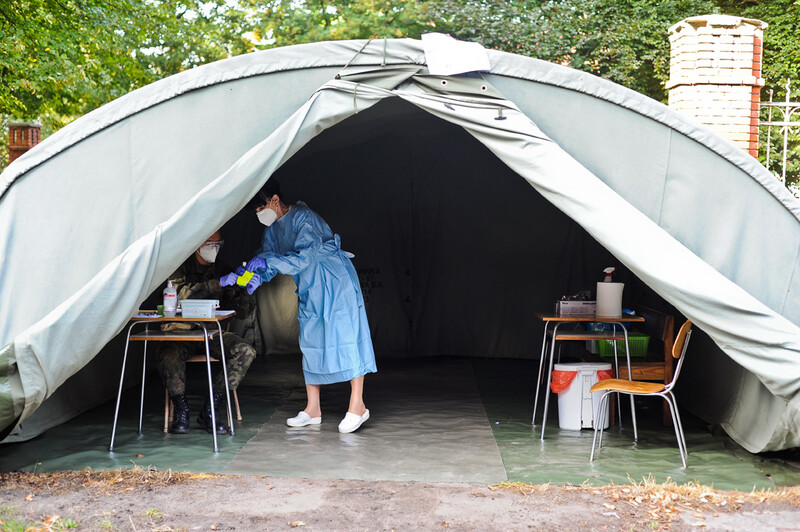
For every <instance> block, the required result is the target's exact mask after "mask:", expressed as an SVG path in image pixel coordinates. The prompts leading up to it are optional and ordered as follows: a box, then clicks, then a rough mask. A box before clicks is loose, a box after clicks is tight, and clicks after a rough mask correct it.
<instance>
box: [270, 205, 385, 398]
mask: <svg viewBox="0 0 800 532" xmlns="http://www.w3.org/2000/svg"><path fill="white" fill-rule="evenodd" d="M258 256H259V257H262V258H264V259H265V260H266V263H267V267H266V269H263V270H261V269H259V270H257V271H256V273H258V275H260V276H261V282H267V281H269V280H270V279H272V278H273V277H275V275H276V274H278V273H283V274H288V275H292V276H293V277H294V281H295V283H296V284H297V297H298V300H299V302H298V312H297V319H298V321H299V324H300V350H301V351H302V352H303V375H304V376H305V381H306V384H330V383H334V382H345V381H349V380H351V379H354V378H356V377H360V376H362V375H365V374H367V373H374V372H376V371H377V368H376V366H375V353H374V351H373V348H372V339H371V337H370V332H369V324H368V323H367V314H366V312H365V310H364V298H363V296H362V295H361V286H360V284H359V282H358V274H356V270H355V268H354V267H353V263H352V262H350V257H352V255H351V254H349V253H347V252H345V251H342V249H341V248H340V240H339V235H334V234H333V232H332V231H331V229H330V227H328V224H327V223H325V220H323V219H322V218H321V217H320V216H319V215H318V214H317V213H315V212H314V211H312V210H311V209H310V208H309V207H308V206H307V205H306V204H305V203H303V202H297V204H296V205H293V206H292V208H291V209H290V210H289V212H288V213H286V215H284V216H283V217H282V218H281V219H280V220H278V221H277V222H275V223H273V224H272V225H271V226H269V227H267V228H266V229H265V230H264V236H263V238H262V241H261V250H260V251H259V252H258Z"/></svg>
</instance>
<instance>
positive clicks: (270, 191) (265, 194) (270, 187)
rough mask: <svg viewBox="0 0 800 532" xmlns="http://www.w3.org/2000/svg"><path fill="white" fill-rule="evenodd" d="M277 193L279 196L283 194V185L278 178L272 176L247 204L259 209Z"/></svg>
mask: <svg viewBox="0 0 800 532" xmlns="http://www.w3.org/2000/svg"><path fill="white" fill-rule="evenodd" d="M275 194H277V195H278V196H280V195H281V185H280V183H279V182H278V180H277V179H276V178H274V177H270V178H269V179H268V180H267V182H266V183H264V185H263V186H262V187H261V190H259V191H258V192H257V193H256V195H255V196H253V197H252V198H250V201H249V202H248V204H247V206H248V207H250V208H251V209H257V208H258V207H261V206H262V205H264V204H265V203H268V202H269V200H271V199H272V196H274V195H275Z"/></svg>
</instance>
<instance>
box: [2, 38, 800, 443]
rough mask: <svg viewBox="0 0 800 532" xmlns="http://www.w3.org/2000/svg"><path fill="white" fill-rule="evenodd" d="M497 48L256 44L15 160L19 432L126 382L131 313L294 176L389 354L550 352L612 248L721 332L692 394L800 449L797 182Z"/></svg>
mask: <svg viewBox="0 0 800 532" xmlns="http://www.w3.org/2000/svg"><path fill="white" fill-rule="evenodd" d="M485 53H486V57H487V58H488V68H486V69H483V70H484V71H482V72H470V73H467V74H452V75H443V74H438V73H437V72H438V71H439V69H438V68H437V70H436V71H434V72H431V70H432V69H429V68H428V67H430V61H429V60H428V59H427V58H426V53H425V48H424V46H423V42H421V41H415V40H373V41H344V42H324V43H316V44H309V45H299V46H292V47H287V48H281V49H274V50H269V51H265V52H260V53H253V54H248V55H244V56H239V57H235V58H231V59H228V60H224V61H220V62H217V63H213V64H209V65H206V66H203V67H200V68H196V69H193V70H191V71H188V72H184V73H182V74H179V75H175V76H172V77H170V78H168V79H165V80H162V81H160V82H157V83H154V84H152V85H150V86H147V87H144V88H142V89H140V90H137V91H134V92H132V93H130V94H128V95H126V96H124V97H122V98H120V99H118V100H116V101H114V102H112V103H110V104H108V105H105V106H103V107H102V108H100V109H98V110H96V111H94V112H91V113H89V114H88V115H86V116H84V117H82V118H80V119H79V120H76V121H75V122H74V123H72V124H70V125H69V126H67V127H65V128H63V129H62V130H61V131H59V132H58V133H56V134H54V135H52V136H51V137H50V138H48V139H46V140H45V141H44V142H42V143H41V144H40V145H38V146H37V147H36V148H34V149H33V150H31V151H30V152H29V153H27V154H26V155H25V156H23V157H22V158H20V159H18V160H17V161H15V162H14V163H12V164H11V165H9V167H8V168H7V169H6V171H5V172H4V173H3V174H2V175H1V176H0V227H2V231H0V301H2V302H3V312H2V316H1V317H0V346H2V350H0V368H2V371H0V427H4V428H5V431H4V433H5V434H7V435H8V434H10V435H9V436H7V438H6V441H18V440H20V439H25V438H30V437H32V436H34V435H36V434H38V433H41V432H42V431H43V430H46V429H47V428H48V427H51V426H53V425H55V424H57V423H61V422H63V421H65V420H66V419H69V418H70V417H72V416H74V415H75V414H76V413H77V412H79V411H80V410H81V409H85V408H87V406H89V405H91V404H97V403H98V402H99V401H101V400H104V399H107V398H108V397H110V396H111V395H112V393H113V390H115V388H116V386H117V378H118V372H119V360H120V355H121V349H122V343H123V339H122V338H121V336H120V332H121V331H122V330H123V328H124V327H125V324H126V323H127V321H128V318H129V317H130V316H131V314H132V313H133V312H135V311H136V309H137V308H139V305H140V304H141V303H142V302H143V301H144V300H145V298H146V297H147V296H148V294H150V293H151V292H153V291H154V290H157V289H158V288H159V286H161V285H162V283H163V282H164V280H165V279H166V278H167V276H168V275H169V274H170V273H171V272H172V271H174V269H175V268H176V267H177V266H178V265H179V264H180V263H181V262H182V261H183V260H184V259H185V258H186V257H187V256H189V255H190V254H191V253H192V252H193V250H195V249H196V248H197V247H198V245H199V244H200V243H202V242H203V241H204V240H205V238H206V237H207V236H208V235H209V234H210V233H211V232H213V231H214V230H215V229H217V228H219V227H221V226H223V225H225V228H226V236H225V237H226V242H227V244H226V247H225V248H223V249H224V250H225V251H226V252H227V253H228V255H227V258H228V260H229V261H239V260H243V259H247V258H249V256H250V254H252V252H253V250H255V248H256V247H257V246H258V240H259V228H258V227H257V226H256V225H254V223H255V217H254V216H253V215H252V213H250V212H247V211H244V210H243V208H244V206H245V204H246V203H247V201H248V199H249V198H251V197H252V196H253V195H254V193H255V192H256V191H257V190H258V189H259V187H260V186H261V185H263V184H264V182H265V181H266V180H267V179H269V178H270V177H271V176H273V175H276V176H279V177H280V181H281V186H282V187H283V190H284V193H285V195H287V196H291V197H292V198H293V199H302V200H304V201H306V202H307V203H308V204H309V205H310V206H311V207H312V208H314V209H315V210H316V211H318V212H319V213H320V214H321V215H322V216H323V217H324V218H325V219H326V220H327V221H328V222H329V223H330V225H331V226H332V227H333V229H334V231H335V232H337V233H339V234H341V236H342V247H343V248H344V249H346V250H348V251H351V252H353V253H354V254H355V255H356V257H355V259H354V263H355V264H356V267H357V268H358V270H359V273H360V276H361V280H362V284H363V286H364V292H365V297H366V299H367V308H368V315H369V318H370V323H371V327H372V333H373V341H374V344H375V348H376V352H377V354H378V357H379V360H380V357H382V356H426V355H466V356H482V357H536V356H538V346H539V343H540V341H541V336H540V335H541V332H540V324H539V323H537V322H536V320H535V318H534V316H533V311H534V310H547V309H551V308H552V305H553V302H554V301H555V300H556V299H557V298H558V297H559V296H560V295H563V294H570V293H574V292H577V291H578V290H582V289H592V287H593V286H594V282H596V281H598V280H600V279H601V272H602V269H603V267H605V266H608V265H616V266H619V267H620V269H621V270H622V272H623V273H622V276H621V280H624V281H625V282H626V293H625V296H626V300H634V299H635V300H637V301H644V302H648V303H652V302H657V303H658V302H660V304H663V305H666V306H671V307H673V309H674V311H675V312H677V313H680V314H682V315H684V316H685V317H687V318H690V319H691V320H692V321H693V322H694V323H695V324H696V326H697V328H698V329H699V330H700V331H701V332H702V334H699V335H697V336H698V338H696V339H695V340H693V342H692V346H691V347H692V352H691V356H692V358H691V360H692V365H691V367H690V369H689V370H688V371H687V373H688V374H689V376H686V377H684V379H686V380H687V381H689V380H690V381H691V386H687V387H685V389H684V391H683V392H682V393H681V396H680V397H681V399H682V400H683V402H684V405H685V406H686V407H688V408H690V409H691V410H692V411H693V412H695V413H697V414H698V415H700V416H702V417H704V418H705V419H707V420H708V421H710V422H714V423H718V424H720V425H721V426H722V427H723V428H724V429H725V430H726V431H727V433H728V434H729V435H730V436H731V437H732V438H734V439H735V440H736V441H737V442H739V443H740V444H741V445H743V446H744V447H745V448H747V449H748V450H750V451H752V452H760V451H765V450H778V449H784V448H788V447H793V446H797V445H799V444H800V328H799V327H798V325H797V324H798V323H800V297H798V294H800V262H798V257H800V254H799V253H798V252H799V251H800V221H799V218H800V206H798V204H797V202H796V200H795V199H794V198H793V197H791V195H790V194H788V193H787V191H786V190H785V189H783V188H782V187H781V186H780V184H779V183H778V182H777V180H775V179H774V178H773V177H772V176H771V175H770V174H769V173H768V172H767V171H766V170H765V169H764V168H763V167H761V166H760V165H759V164H758V162H757V161H755V160H754V159H753V158H751V157H750V156H749V155H748V154H746V153H744V152H743V151H741V150H740V149H738V148H736V147H735V146H733V145H732V144H730V143H728V142H726V141H724V140H722V139H721V138H719V137H717V136H716V135H715V134H713V133H712V132H710V131H708V130H707V129H705V128H703V127H701V126H698V125H696V124H693V123H691V122H690V121H689V120H687V119H685V118H682V117H681V116H679V115H677V114H675V113H673V112H671V111H670V110H669V109H667V108H666V107H665V106H663V105H662V104H660V103H658V102H655V101H652V100H650V99H648V98H646V97H644V96H642V95H639V94H637V93H634V92H632V91H630V90H627V89H624V88H622V87H620V86H617V85H614V84H612V83H609V82H607V81H604V80H602V79H599V78H596V77H593V76H591V75H588V74H586V73H583V72H578V71H575V70H571V69H569V68H565V67H561V66H558V65H554V64H551V63H547V62H543V61H538V60H534V59H530V58H527V57H519V56H515V55H511V54H507V53H501V52H496V51H486V52H485ZM448 74H449V73H448ZM284 284H285V283H284ZM277 285H278V286H276V287H275V288H274V290H272V292H274V293H273V294H272V296H270V294H269V293H267V292H268V290H266V287H267V285H265V287H264V288H265V290H264V294H262V295H261V296H260V314H261V323H262V329H263V331H264V337H265V339H266V343H267V345H268V348H269V349H273V350H278V349H281V348H282V347H281V346H284V348H290V347H291V346H289V347H286V345H285V344H291V338H292V335H293V334H294V332H293V327H296V324H294V323H293V322H292V320H291V319H287V318H286V316H287V315H288V316H291V310H286V308H285V307H286V305H285V300H286V297H282V296H280V294H281V293H283V296H285V295H286V293H288V296H289V300H290V299H291V296H292V289H291V288H286V287H285V286H284V287H281V286H280V283H277ZM276 294H278V295H276ZM537 335H538V336H537Z"/></svg>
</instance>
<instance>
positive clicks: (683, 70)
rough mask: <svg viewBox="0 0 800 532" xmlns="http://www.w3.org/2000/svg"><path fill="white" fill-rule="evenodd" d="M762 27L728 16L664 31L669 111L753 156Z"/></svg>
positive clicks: (685, 22)
mask: <svg viewBox="0 0 800 532" xmlns="http://www.w3.org/2000/svg"><path fill="white" fill-rule="evenodd" d="M766 28H767V24H766V23H764V22H762V21H760V20H755V19H745V18H741V17H733V16H728V15H703V16H699V17H690V18H687V19H684V20H682V21H680V22H678V23H677V24H675V25H674V26H672V27H671V28H670V29H669V41H670V47H671V59H670V69H669V81H667V89H668V90H669V106H670V107H671V108H672V109H675V110H676V111H679V112H681V113H683V114H684V115H686V116H689V117H692V118H694V119H695V120H697V121H698V122H700V123H701V124H705V125H707V126H709V127H711V129H713V130H715V131H716V132H717V133H719V134H720V135H721V136H723V137H725V138H727V139H728V140H730V141H732V142H733V143H734V144H736V145H738V146H740V147H741V148H742V149H743V150H745V151H747V152H748V153H749V154H750V155H752V156H753V157H757V156H758V109H759V103H760V102H761V87H763V86H764V80H763V79H762V78H761V42H762V37H763V32H764V30H765V29H766Z"/></svg>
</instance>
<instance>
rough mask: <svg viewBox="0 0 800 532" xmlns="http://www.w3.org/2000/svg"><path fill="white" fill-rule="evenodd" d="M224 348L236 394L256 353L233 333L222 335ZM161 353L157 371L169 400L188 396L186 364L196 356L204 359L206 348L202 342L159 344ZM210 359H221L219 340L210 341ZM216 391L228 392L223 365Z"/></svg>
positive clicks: (230, 379)
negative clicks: (179, 396) (177, 396)
mask: <svg viewBox="0 0 800 532" xmlns="http://www.w3.org/2000/svg"><path fill="white" fill-rule="evenodd" d="M222 341H223V343H224V344H225V365H226V368H227V370H228V387H229V388H230V389H231V390H235V389H236V388H238V387H239V383H240V382H242V379H243V378H244V375H245V373H247V370H248V368H249V367H250V364H252V362H253V359H255V358H256V350H255V348H254V347H253V346H252V345H250V344H249V343H247V342H245V341H244V339H243V338H242V337H241V336H238V335H236V334H234V333H231V332H226V333H223V334H222ZM160 344H161V345H160V349H159V350H158V355H157V356H156V367H157V368H158V373H159V374H160V375H161V380H162V381H164V385H165V386H166V387H167V391H168V392H169V395H170V397H172V396H175V395H183V394H185V393H186V361H187V360H188V359H189V358H191V357H193V356H194V355H203V356H205V344H204V343H202V342H160ZM209 349H210V351H211V356H212V357H214V358H216V359H219V338H215V339H214V340H210V341H209ZM214 389H215V390H224V389H225V375H224V374H223V372H222V365H221V364H220V365H219V369H218V370H217V372H216V375H215V377H214Z"/></svg>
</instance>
